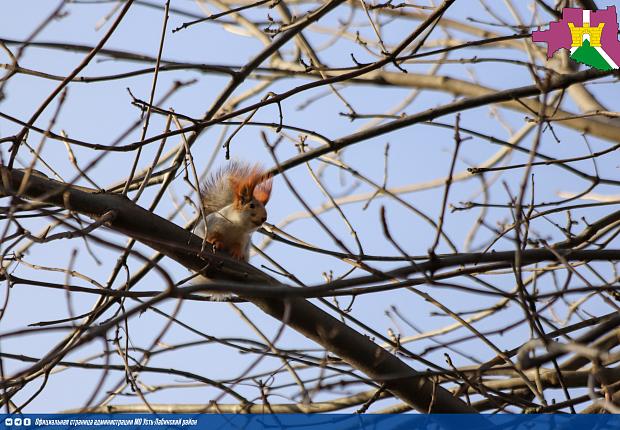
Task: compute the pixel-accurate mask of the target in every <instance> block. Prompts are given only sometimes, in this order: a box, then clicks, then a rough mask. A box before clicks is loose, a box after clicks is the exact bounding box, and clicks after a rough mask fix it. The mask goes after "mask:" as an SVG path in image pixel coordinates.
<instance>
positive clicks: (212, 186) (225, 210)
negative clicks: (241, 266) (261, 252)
mask: <svg viewBox="0 0 620 430" xmlns="http://www.w3.org/2000/svg"><path fill="white" fill-rule="evenodd" d="M271 187H272V177H271V176H270V175H269V174H267V173H266V172H265V171H264V170H263V169H262V168H261V167H260V165H258V164H249V163H246V162H242V161H232V162H230V163H229V164H228V165H226V166H224V167H222V168H220V169H219V170H218V171H217V172H215V173H214V174H211V175H210V176H209V177H208V178H207V180H206V181H205V182H204V183H203V184H202V186H201V187H200V194H201V204H202V207H203V209H204V215H205V219H206V224H207V225H206V232H205V234H206V238H205V239H206V240H207V241H208V242H210V243H211V245H212V246H213V250H214V251H225V252H227V253H228V254H229V255H230V256H231V257H233V258H235V259H237V260H241V261H244V262H247V261H248V260H249V258H250V238H251V236H252V233H254V232H255V231H256V230H258V228H259V227H260V226H261V225H263V223H264V222H265V221H266V220H267V210H266V209H265V205H266V204H267V202H268V201H269V197H270V196H271Z"/></svg>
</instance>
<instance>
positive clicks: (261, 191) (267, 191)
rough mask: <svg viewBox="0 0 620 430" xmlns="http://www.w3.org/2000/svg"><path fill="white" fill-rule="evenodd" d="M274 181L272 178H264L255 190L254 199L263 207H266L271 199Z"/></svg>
mask: <svg viewBox="0 0 620 430" xmlns="http://www.w3.org/2000/svg"><path fill="white" fill-rule="evenodd" d="M272 179H273V178H272V177H271V176H262V177H261V178H260V182H259V183H258V185H256V188H254V198H255V199H256V200H258V201H259V202H261V203H262V204H263V205H266V204H267V202H268V201H269V197H271V185H272Z"/></svg>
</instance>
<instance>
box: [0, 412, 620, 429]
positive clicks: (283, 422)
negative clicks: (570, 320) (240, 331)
mask: <svg viewBox="0 0 620 430" xmlns="http://www.w3.org/2000/svg"><path fill="white" fill-rule="evenodd" d="M35 428H37V429H43V428H46V429H54V430H63V429H91V430H95V429H96V430H99V429H119V428H122V429H126V430H134V429H136V430H137V429H148V430H159V429H186V430H193V429H201V430H202V429H209V430H220V429H221V430H225V429H235V430H236V429H244V430H279V429H295V430H306V429H310V428H319V429H320V430H332V429H338V430H358V429H359V430H362V429H364V430H374V429H381V430H386V429H394V430H397V429H398V430H400V429H402V430H411V429H420V430H426V429H429V430H434V429H450V430H452V429H455V430H465V429H476V430H479V429H489V430H491V429H512V430H539V429H540V430H543V429H544V430H549V429H557V430H573V429H574V430H577V429H579V430H583V429H586V430H599V429H600V430H607V429H609V430H611V429H620V415H566V414H555V415H534V414H532V415H507V414H506V415H473V414H472V415H416V414H404V415H403V414H401V415H373V414H361V415H357V414H322V415H318V414H315V415H304V414H273V415H256V414H236V415H234V414H219V415H218V414H156V415H155V414H66V415H65V414H23V415H6V414H0V430H5V429H6V430H29V429H35Z"/></svg>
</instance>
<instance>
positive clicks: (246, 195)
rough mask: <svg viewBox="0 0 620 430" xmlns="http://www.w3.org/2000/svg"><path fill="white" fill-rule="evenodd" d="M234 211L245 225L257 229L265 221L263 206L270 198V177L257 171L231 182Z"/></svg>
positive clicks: (265, 215) (265, 211)
mask: <svg viewBox="0 0 620 430" xmlns="http://www.w3.org/2000/svg"><path fill="white" fill-rule="evenodd" d="M233 186H234V187H233V189H234V192H235V209H237V210H238V211H239V212H240V216H241V217H242V218H243V219H244V221H245V222H246V223H247V224H250V225H252V226H253V227H254V228H258V227H260V226H261V225H263V223H264V222H265V221H267V209H266V208H265V205H266V204H267V202H268V201H269V197H270V196H271V177H269V176H266V175H265V174H262V173H260V172H258V171H255V172H253V173H252V174H251V175H248V176H247V177H244V178H240V179H237V180H233Z"/></svg>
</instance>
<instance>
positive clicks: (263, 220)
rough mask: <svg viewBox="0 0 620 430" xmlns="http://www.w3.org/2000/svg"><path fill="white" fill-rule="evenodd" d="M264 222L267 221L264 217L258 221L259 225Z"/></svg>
mask: <svg viewBox="0 0 620 430" xmlns="http://www.w3.org/2000/svg"><path fill="white" fill-rule="evenodd" d="M265 221H267V217H266V216H264V217H262V218H261V219H260V223H261V224H263V223H264V222H265Z"/></svg>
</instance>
